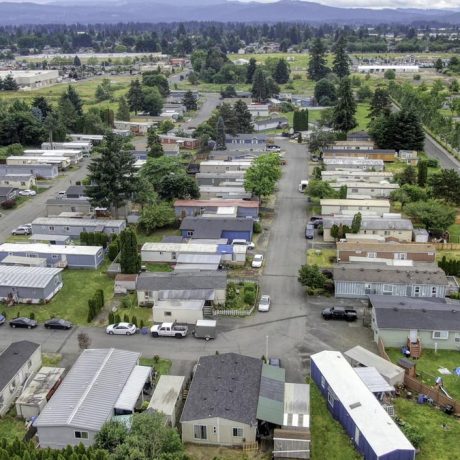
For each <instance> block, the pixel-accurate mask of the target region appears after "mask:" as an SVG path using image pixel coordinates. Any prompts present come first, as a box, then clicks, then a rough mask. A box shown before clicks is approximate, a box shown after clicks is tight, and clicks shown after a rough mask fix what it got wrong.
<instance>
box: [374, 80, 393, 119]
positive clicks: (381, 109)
mask: <svg viewBox="0 0 460 460" xmlns="http://www.w3.org/2000/svg"><path fill="white" fill-rule="evenodd" d="M390 113H391V99H390V94H389V93H388V90H387V89H385V88H376V90H375V91H374V95H373V96H372V100H371V104H370V109H369V118H371V120H373V119H374V118H377V117H379V116H380V115H384V116H388V115H389V114H390Z"/></svg>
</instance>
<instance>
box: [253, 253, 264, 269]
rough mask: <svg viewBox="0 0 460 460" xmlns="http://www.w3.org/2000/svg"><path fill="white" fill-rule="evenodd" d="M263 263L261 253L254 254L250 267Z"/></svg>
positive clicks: (256, 266)
mask: <svg viewBox="0 0 460 460" xmlns="http://www.w3.org/2000/svg"><path fill="white" fill-rule="evenodd" d="M263 263H264V256H263V255H262V254H256V255H255V256H254V259H252V263H251V267H252V268H260V267H262V264H263Z"/></svg>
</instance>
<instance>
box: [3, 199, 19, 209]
mask: <svg viewBox="0 0 460 460" xmlns="http://www.w3.org/2000/svg"><path fill="white" fill-rule="evenodd" d="M16 205H17V203H16V200H14V199H13V200H5V201H2V203H1V206H2V209H14V208H15V207H16Z"/></svg>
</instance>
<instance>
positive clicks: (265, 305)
mask: <svg viewBox="0 0 460 460" xmlns="http://www.w3.org/2000/svg"><path fill="white" fill-rule="evenodd" d="M270 304H271V299H270V296H269V295H263V296H261V297H260V300H259V307H258V310H259V311H264V312H265V311H269V310H270Z"/></svg>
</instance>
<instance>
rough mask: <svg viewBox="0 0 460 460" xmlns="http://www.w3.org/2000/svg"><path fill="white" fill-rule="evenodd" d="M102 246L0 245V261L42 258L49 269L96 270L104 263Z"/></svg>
mask: <svg viewBox="0 0 460 460" xmlns="http://www.w3.org/2000/svg"><path fill="white" fill-rule="evenodd" d="M104 255H105V254H104V249H103V248H102V246H67V245H66V246H64V245H55V244H54V245H51V244H43V243H31V244H29V243H3V244H0V261H2V260H3V259H4V258H5V257H6V256H23V257H29V258H36V257H38V258H44V259H46V261H47V265H48V266H49V267H61V268H63V267H69V268H94V269H96V268H98V267H99V266H100V265H101V264H102V262H104Z"/></svg>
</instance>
